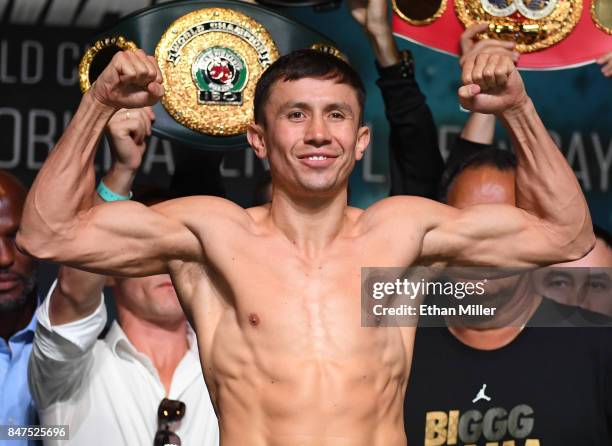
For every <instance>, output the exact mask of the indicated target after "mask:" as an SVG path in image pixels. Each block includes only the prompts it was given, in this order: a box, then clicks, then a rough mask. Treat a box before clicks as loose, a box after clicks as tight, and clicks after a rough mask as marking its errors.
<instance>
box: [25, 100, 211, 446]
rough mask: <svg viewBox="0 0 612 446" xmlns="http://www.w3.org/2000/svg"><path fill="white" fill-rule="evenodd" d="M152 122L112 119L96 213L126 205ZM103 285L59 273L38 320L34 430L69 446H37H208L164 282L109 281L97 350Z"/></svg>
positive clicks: (195, 373) (206, 414)
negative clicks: (112, 312)
mask: <svg viewBox="0 0 612 446" xmlns="http://www.w3.org/2000/svg"><path fill="white" fill-rule="evenodd" d="M153 119H154V114H153V111H152V110H151V109H150V108H144V109H136V110H129V111H126V110H120V111H118V112H117V113H116V114H115V116H114V117H113V118H112V119H111V121H110V122H109V129H108V130H109V136H110V141H111V148H112V152H113V158H114V161H113V165H112V167H111V169H110V170H109V171H108V172H107V174H106V175H105V176H104V178H103V179H102V182H101V185H100V186H99V187H98V191H97V194H96V196H95V197H92V199H93V200H94V202H95V203H98V204H100V203H103V202H104V201H116V200H122V199H129V198H130V197H131V192H130V189H131V187H132V182H133V180H134V177H135V174H136V172H137V170H138V168H139V166H140V164H141V161H142V156H143V153H144V150H145V146H146V139H147V136H148V135H150V133H151V122H152V120H153ZM157 201H160V200H157ZM145 204H153V203H152V202H149V203H145ZM106 280H107V278H105V277H104V276H99V275H95V274H91V273H86V272H83V271H79V270H75V269H71V268H67V267H62V268H61V269H60V272H59V275H58V280H57V281H56V283H55V284H54V285H53V287H52V289H51V290H50V291H49V293H48V296H47V299H46V300H45V302H44V303H43V304H42V305H41V306H40V308H39V310H38V313H37V316H38V320H39V325H38V327H37V329H36V334H35V339H34V345H33V349H32V355H31V358H30V365H29V372H28V374H29V383H30V388H31V391H32V394H33V397H34V399H35V400H36V402H37V404H38V408H39V412H40V420H41V425H46V426H49V425H67V426H68V432H69V440H68V441H60V440H57V441H47V443H46V444H47V445H55V444H57V445H60V444H61V445H63V446H68V445H88V446H96V445H130V446H137V445H138V446H140V445H143V446H150V445H155V446H166V445H171V444H173V445H174V444H182V445H189V446H191V445H198V446H213V445H217V444H218V443H219V440H218V437H219V433H218V423H217V418H216V415H215V412H214V409H213V406H212V404H211V400H210V397H209V394H208V390H207V388H206V384H205V382H204V378H203V375H202V370H201V366H200V361H199V355H198V348H197V343H196V339H195V336H194V334H193V332H192V330H191V328H190V326H189V324H188V322H187V320H186V317H185V314H184V313H183V310H182V308H181V306H180V304H179V302H178V299H177V296H176V292H175V290H174V287H173V285H172V282H171V280H170V277H169V275H167V274H162V275H156V276H148V277H141V278H129V279H128V278H114V279H109V280H111V281H112V291H113V295H114V297H115V301H116V307H117V319H118V320H117V321H115V322H113V324H112V326H111V328H110V331H109V332H108V334H107V335H106V337H105V338H104V339H103V340H98V336H99V334H100V333H101V332H102V330H103V329H104V326H105V324H106V319H107V315H106V307H105V304H104V298H103V296H102V290H103V287H104V284H105V281H106Z"/></svg>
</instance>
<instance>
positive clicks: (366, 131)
mask: <svg viewBox="0 0 612 446" xmlns="http://www.w3.org/2000/svg"><path fill="white" fill-rule="evenodd" d="M368 145H370V128H369V127H368V126H367V125H363V126H361V127H359V130H357V143H356V144H355V159H356V160H357V161H359V160H361V158H363V154H364V153H365V151H366V149H367V148H368Z"/></svg>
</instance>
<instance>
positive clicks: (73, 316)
mask: <svg viewBox="0 0 612 446" xmlns="http://www.w3.org/2000/svg"><path fill="white" fill-rule="evenodd" d="M154 119H155V114H154V113H153V110H152V109H151V108H150V107H145V108H140V109H133V110H120V111H118V112H117V113H115V114H114V115H113V117H112V118H111V120H110V121H109V123H108V126H107V136H108V139H109V142H110V147H111V153H112V156H113V163H112V165H111V168H110V169H109V171H108V172H107V173H106V175H104V178H103V179H102V181H103V183H104V184H105V185H106V186H107V187H108V188H109V189H110V190H111V191H113V192H114V193H116V194H118V195H122V196H124V197H125V196H129V194H130V193H131V189H132V184H133V182H134V178H135V177H136V173H137V172H138V169H139V167H140V165H141V162H142V156H143V154H144V151H145V148H146V142H147V136H150V134H151V123H152V121H153V120H154ZM103 203H104V201H103V200H102V198H101V197H100V195H99V194H98V193H95V194H94V197H93V204H94V206H97V205H100V204H103ZM105 282H106V276H102V275H99V274H94V273H88V272H86V271H81V270H78V269H74V268H70V267H68V266H62V267H61V268H60V269H59V272H58V278H57V286H56V287H55V288H54V290H53V293H52V295H51V302H50V304H49V320H50V322H51V324H52V325H54V326H55V325H60V324H66V323H69V322H72V321H75V320H80V319H82V318H84V317H86V316H88V315H90V314H91V313H93V311H94V310H95V309H96V308H97V306H98V305H99V304H100V295H101V293H102V290H103V288H104V284H105Z"/></svg>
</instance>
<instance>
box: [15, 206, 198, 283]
mask: <svg viewBox="0 0 612 446" xmlns="http://www.w3.org/2000/svg"><path fill="white" fill-rule="evenodd" d="M165 212H166V213H162V212H160V211H159V210H155V209H154V208H148V207H146V206H145V205H143V204H141V203H137V202H132V201H123V202H113V203H106V204H103V205H100V206H97V207H94V208H91V209H89V210H88V211H86V212H83V213H81V214H79V215H78V217H77V219H76V220H75V221H74V223H73V224H72V225H71V226H70V227H69V228H65V229H64V230H63V231H62V232H59V233H56V234H55V235H54V237H53V240H52V241H50V240H47V241H46V242H45V244H44V245H43V246H40V247H35V249H34V251H35V252H34V254H35V255H36V257H39V258H43V259H46V260H51V261H54V262H58V263H62V264H66V265H70V266H73V267H75V268H80V269H84V270H87V271H91V272H96V273H100V274H105V275H113V276H145V275H152V274H160V273H164V272H167V271H168V266H167V264H168V262H169V261H171V260H173V259H185V260H194V259H198V258H201V257H202V246H201V244H200V242H199V240H198V238H197V237H196V236H195V234H194V233H193V232H191V231H190V230H189V229H188V228H187V227H186V226H185V225H184V224H183V223H182V222H181V221H180V220H179V219H176V218H172V217H170V216H169V215H168V213H172V207H170V208H168V207H166V208H165ZM24 229H25V230H27V228H24ZM25 249H26V250H30V249H31V248H30V246H28V245H26V246H25Z"/></svg>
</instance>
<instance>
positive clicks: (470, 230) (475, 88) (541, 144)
mask: <svg viewBox="0 0 612 446" xmlns="http://www.w3.org/2000/svg"><path fill="white" fill-rule="evenodd" d="M463 84H464V85H463V86H462V87H461V88H460V89H459V97H460V101H461V103H462V105H463V106H464V107H465V108H467V109H468V110H471V111H476V112H480V113H492V114H495V115H496V116H497V117H498V119H501V120H502V122H503V123H504V125H505V126H506V128H507V129H508V131H509V133H510V134H511V136H512V139H513V141H514V146H515V149H516V155H517V159H518V167H517V172H516V197H517V205H518V207H513V206H506V205H480V206H472V207H466V208H463V209H455V208H452V207H449V206H445V205H443V204H440V203H436V202H433V201H430V200H423V199H419V198H414V197H394V198H392V199H388V200H383V202H381V203H379V204H377V205H375V206H373V207H372V209H371V210H368V211H367V212H366V213H365V214H364V215H365V218H364V221H367V222H368V227H380V228H382V229H379V233H380V235H381V237H387V238H388V234H389V233H393V234H396V236H397V237H404V238H405V239H406V240H404V242H405V243H402V240H395V246H397V245H401V246H405V245H407V246H410V244H412V245H413V244H414V242H415V237H416V236H418V235H419V234H420V235H421V236H422V237H423V240H422V242H421V243H420V252H419V257H420V259H419V261H420V263H425V264H431V263H436V264H451V265H491V266H534V265H545V264H550V263H557V262H562V261H569V260H574V259H577V258H581V257H582V256H584V255H585V254H586V253H588V252H589V250H590V249H591V248H592V247H593V244H594V241H595V238H594V235H593V229H592V223H591V218H590V214H589V210H588V207H587V204H586V201H585V199H584V196H583V194H582V191H581V189H580V186H579V185H578V182H577V180H576V177H575V175H574V172H573V171H572V169H571V168H570V167H569V165H568V164H567V162H566V161H565V158H564V157H563V155H562V154H561V152H560V151H559V149H558V148H557V147H556V146H555V144H554V142H553V141H552V139H551V138H550V136H549V134H548V132H547V131H546V128H545V127H544V125H543V124H542V121H541V120H540V118H539V116H538V115H537V113H536V111H535V108H534V106H533V104H532V102H531V100H530V99H529V97H528V96H527V94H526V92H525V88H524V85H523V82H522V80H521V78H520V76H519V74H518V71H517V70H516V68H515V67H514V64H513V63H512V59H511V58H510V57H507V56H500V55H497V54H487V53H480V54H478V55H477V56H476V57H472V58H467V59H466V60H465V62H464V64H463ZM370 222H372V223H373V224H372V223H370ZM406 222H410V224H412V225H414V226H415V227H414V230H413V231H403V232H402V231H399V232H398V231H397V228H398V227H401V226H400V225H401V224H402V223H403V224H406ZM417 240H418V239H417ZM407 255H408V254H407ZM406 261H408V262H412V261H414V258H410V257H407V258H406Z"/></svg>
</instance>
